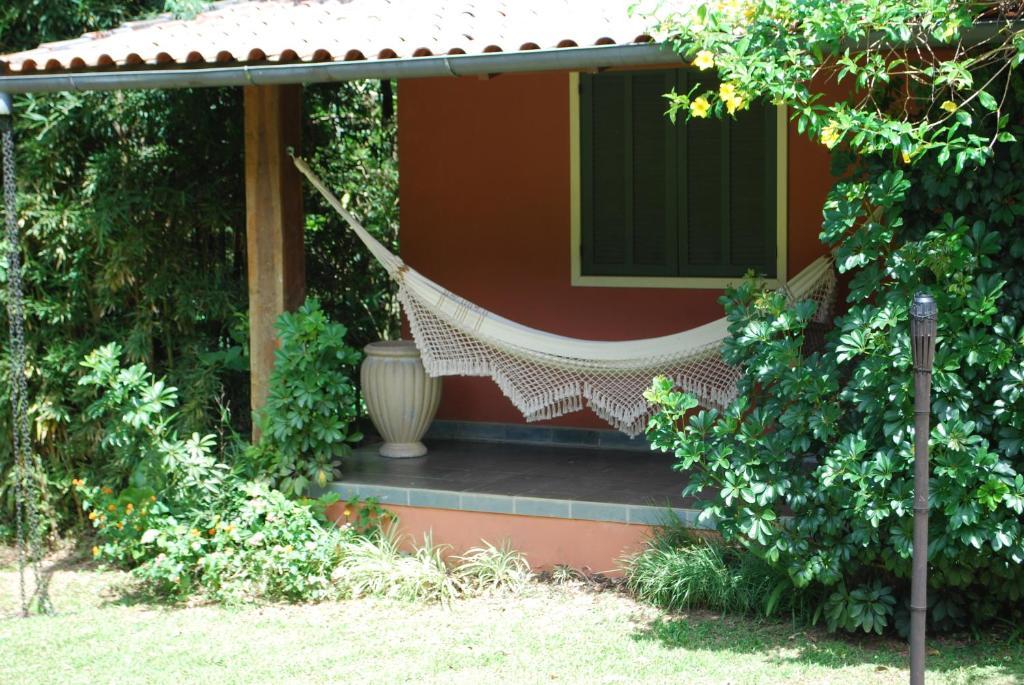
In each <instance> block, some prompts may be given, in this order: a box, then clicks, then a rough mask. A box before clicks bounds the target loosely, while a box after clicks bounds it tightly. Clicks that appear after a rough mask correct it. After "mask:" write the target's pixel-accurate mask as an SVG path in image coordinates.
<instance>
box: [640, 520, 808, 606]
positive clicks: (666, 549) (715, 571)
mask: <svg viewBox="0 0 1024 685" xmlns="http://www.w3.org/2000/svg"><path fill="white" fill-rule="evenodd" d="M624 566H625V571H626V587H627V588H628V589H629V591H630V592H632V593H633V594H634V595H635V596H636V597H637V598H638V599H640V600H643V601H645V602H650V603H651V604H655V605H657V606H660V607H662V608H665V609H668V610H670V611H679V610H683V609H708V610H711V611H719V612H722V613H734V614H760V615H764V616H770V615H773V614H776V613H779V614H781V613H787V612H788V613H790V614H793V615H795V616H798V617H799V618H804V619H806V618H807V616H806V615H804V612H805V611H806V608H805V604H804V602H803V601H802V599H801V598H800V597H799V596H798V593H797V591H796V589H795V588H794V587H793V583H792V582H791V581H790V580H789V578H787V577H786V574H785V573H784V572H782V571H779V570H777V569H775V568H773V567H772V566H770V565H769V564H767V563H765V562H764V561H763V560H762V559H760V558H758V557H756V556H755V555H753V554H751V553H750V552H749V551H747V550H745V549H743V548H742V547H738V546H736V545H730V544H727V543H724V542H721V541H713V540H708V539H702V538H698V537H696V536H694V535H692V534H690V533H688V532H687V531H685V530H683V529H681V528H678V527H668V528H663V529H660V530H658V531H657V532H656V533H655V535H654V537H653V538H652V539H651V541H650V543H649V544H648V546H647V548H646V549H645V550H644V551H642V552H640V553H639V554H637V555H635V556H632V557H629V558H628V559H626V560H625V564H624Z"/></svg>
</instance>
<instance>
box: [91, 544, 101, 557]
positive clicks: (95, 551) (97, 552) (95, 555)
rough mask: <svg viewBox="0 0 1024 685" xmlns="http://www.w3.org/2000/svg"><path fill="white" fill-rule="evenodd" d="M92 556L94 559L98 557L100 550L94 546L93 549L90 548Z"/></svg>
mask: <svg viewBox="0 0 1024 685" xmlns="http://www.w3.org/2000/svg"><path fill="white" fill-rule="evenodd" d="M92 555H93V556H94V557H98V556H99V555H100V548H99V547H97V546H96V545H93V547H92Z"/></svg>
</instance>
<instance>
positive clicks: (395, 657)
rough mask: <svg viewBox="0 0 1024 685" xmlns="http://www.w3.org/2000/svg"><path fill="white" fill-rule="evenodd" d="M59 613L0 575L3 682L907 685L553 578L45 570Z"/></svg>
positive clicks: (823, 653) (739, 621) (817, 643)
mask: <svg viewBox="0 0 1024 685" xmlns="http://www.w3.org/2000/svg"><path fill="white" fill-rule="evenodd" d="M54 567H55V572H54V573H53V577H52V583H51V586H50V587H51V595H52V597H53V600H54V604H55V606H56V608H57V609H58V611H59V612H60V613H59V614H58V615H57V616H53V617H36V618H31V619H28V620H24V619H20V618H15V617H14V613H15V610H16V605H17V574H16V572H15V571H14V570H13V569H12V568H11V567H10V566H7V567H5V568H2V569H0V682H6V683H19V682H26V683H27V682H31V683H57V682H59V683H95V682H104V683H106V682H121V683H126V682H147V683H174V684H175V685H178V684H180V683H189V682H205V683H281V682H284V683H290V682H303V683H328V682H330V683H336V682H366V683H373V682H415V683H481V682H495V681H500V680H506V681H508V682H515V683H677V682H678V683H684V682H685V683H716V684H718V683H732V684H734V685H739V684H741V683H780V682H784V683H787V684H788V685H801V684H804V683H836V684H840V685H841V684H843V683H856V685H869V684H871V683H904V682H906V680H907V673H906V671H905V669H904V666H905V662H906V653H905V649H904V645H903V644H902V643H899V642H897V641H893V640H888V639H878V638H864V639H856V640H848V639H847V640H844V639H837V638H835V637H833V636H828V635H825V634H823V633H819V632H813V631H812V632H806V631H799V632H796V631H794V629H793V628H792V627H791V626H790V625H788V624H785V623H779V622H764V621H751V620H749V619H743V618H739V617H729V618H724V619H723V618H720V617H718V616H715V615H712V614H708V613H700V612H693V613H687V614H669V613H666V612H663V611H661V610H658V609H654V608H651V607H649V606H647V605H642V604H639V603H637V602H635V601H634V600H632V599H630V598H628V597H626V596H625V595H624V594H622V593H619V592H615V591H613V590H608V589H604V590H600V589H597V588H596V587H595V586H593V585H589V584H586V583H582V582H578V581H573V580H572V579H571V578H566V579H563V580H562V582H560V583H559V584H557V585H554V584H542V583H536V582H530V583H528V584H527V587H526V589H525V590H524V591H523V592H521V593H519V594H518V595H515V596H511V595H508V594H506V593H491V594H484V595H481V596H478V597H472V598H468V599H455V600H453V601H451V602H448V603H447V604H438V603H430V604H424V603H410V602H402V601H396V600H383V599H371V598H364V599H359V600H350V601H346V602H337V603H325V604H319V605H301V606H289V605H272V606H262V607H245V608H233V609H231V608H223V607H218V606H208V605H207V606H201V605H200V606H188V607H170V606H165V605H157V604H148V603H145V602H144V601H141V600H140V599H138V598H137V597H134V596H133V595H132V594H131V593H130V592H128V591H127V590H129V589H130V586H127V579H126V577H125V576H124V575H123V574H121V573H117V572H111V571H102V570H99V569H97V568H95V567H94V566H92V565H91V564H90V563H86V562H79V561H76V560H75V559H73V558H67V559H64V560H62V561H59V562H57V563H56V564H55V566H54ZM931 646H932V647H933V648H934V651H933V655H932V656H930V657H929V667H930V669H931V670H930V673H929V683H993V684H1000V683H1019V682H1024V645H1022V644H1021V643H1020V642H1016V643H1010V642H1008V641H1007V640H1006V639H1005V638H1000V639H996V638H993V639H991V640H988V641H985V642H980V643H979V642H975V643H972V642H964V641H956V640H940V641H936V642H933V643H932V645H931Z"/></svg>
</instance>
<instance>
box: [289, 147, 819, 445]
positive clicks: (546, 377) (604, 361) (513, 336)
mask: <svg viewBox="0 0 1024 685" xmlns="http://www.w3.org/2000/svg"><path fill="white" fill-rule="evenodd" d="M295 164H296V166H297V167H298V168H299V170H300V171H301V172H302V173H303V174H304V175H305V176H306V177H307V178H308V179H309V181H310V182H311V183H312V184H313V186H314V187H315V188H316V189H317V190H318V191H320V193H321V194H322V195H323V196H324V198H325V199H326V200H327V201H328V203H329V204H330V205H331V206H332V207H333V208H334V209H335V210H336V211H338V213H339V214H341V216H342V217H343V218H344V219H345V221H346V222H347V223H348V224H349V227H350V228H351V229H352V230H353V231H354V232H355V233H356V234H357V235H358V236H359V238H360V240H362V242H363V243H364V244H365V245H366V246H367V248H368V249H369V250H370V251H371V252H372V253H373V255H374V256H375V257H376V258H377V259H378V261H380V263H381V264H382V265H383V266H384V268H385V269H386V270H387V272H388V273H389V274H390V276H391V277H392V278H393V279H394V280H395V281H396V282H397V284H398V299H399V302H400V303H401V305H402V309H403V310H404V312H405V315H406V317H407V318H408V320H409V327H410V330H411V332H412V335H413V338H414V340H415V342H416V347H417V348H418V349H419V351H420V356H421V358H422V360H423V366H424V367H425V368H426V371H427V373H428V374H429V375H431V376H450V375H461V376H485V377H490V378H491V379H492V380H493V381H494V382H495V383H496V384H497V385H498V387H499V388H500V389H501V391H502V392H503V393H504V394H505V396H506V397H508V398H509V400H511V402H512V404H514V405H515V406H516V408H517V409H519V411H521V412H522V414H523V416H524V417H525V418H526V420H527V421H539V420H542V419H550V418H554V417H556V416H561V415H563V414H567V413H570V412H574V411H578V410H580V409H582V408H583V407H584V406H585V405H586V406H589V407H590V408H591V409H592V410H593V411H594V413H596V414H597V415H598V416H600V417H601V418H602V419H604V420H605V421H607V422H608V423H609V424H610V425H611V426H613V427H614V428H616V429H618V430H621V431H622V432H624V433H626V434H628V435H631V436H632V435H638V434H639V433H642V432H643V430H644V428H645V427H646V424H647V421H648V418H649V416H650V412H651V410H650V407H649V406H648V404H647V402H646V401H645V400H644V398H643V392H644V390H646V389H647V388H648V387H649V386H650V384H651V380H652V379H653V378H654V377H655V376H667V377H669V378H671V379H673V380H674V382H675V383H676V385H677V386H678V388H679V389H680V390H683V391H685V392H688V393H690V394H692V395H693V396H694V397H696V398H697V400H698V401H699V402H700V403H701V405H702V406H705V407H719V408H721V407H724V406H725V405H727V404H728V403H729V402H731V401H732V400H734V399H735V398H736V396H737V394H738V391H737V386H736V384H737V382H738V381H739V378H740V374H741V370H740V369H739V368H737V367H733V366H730V365H729V364H726V363H725V362H724V361H723V360H722V356H721V350H722V343H723V341H724V340H725V339H726V338H727V337H729V330H728V323H727V321H726V319H725V318H721V319H718V320H716V321H712V322H711V323H708V324H705V325H703V326H699V327H697V328H693V329H690V330H688V331H684V332H681V333H676V334H673V335H667V336H662V337H659V338H647V339H643V340H628V341H595V340H578V339H575V338H568V337H565V336H560V335H555V334H552V333H547V332H545V331H540V330H537V329H534V328H530V327H528V326H523V325H521V324H518V323H515V322H514V321H510V320H508V319H505V318H503V317H501V316H498V315H497V314H494V313H493V312H490V311H487V310H486V309H484V308H482V307H479V306H477V305H475V304H473V303H472V302H469V301H467V300H465V299H463V298H461V297H459V296H458V295H455V294H454V293H451V292H449V291H448V290H445V289H444V288H443V287H441V286H440V285H438V284H437V283H435V282H433V281H431V280H430V279H429V278H427V277H425V276H423V275H422V274H420V273H419V272H417V271H416V270H414V269H412V268H410V267H409V266H407V265H406V264H405V263H404V262H403V261H402V260H401V258H399V257H398V256H397V255H395V254H393V253H392V252H390V251H389V250H388V249H387V248H386V247H384V246H383V245H382V244H381V243H380V242H379V241H377V240H376V239H375V238H374V237H373V236H372V235H370V234H369V233H368V232H367V231H366V229H365V228H363V227H362V225H360V224H359V222H358V221H356V219H355V218H354V217H353V216H352V215H351V214H350V213H349V212H348V211H347V210H346V209H345V208H344V207H343V206H342V204H341V202H340V201H338V199H337V198H336V197H335V196H334V195H333V194H332V193H331V192H330V190H329V189H328V188H327V187H326V186H325V185H324V184H323V182H322V181H321V180H320V179H319V178H318V177H317V176H316V174H315V173H313V171H312V170H311V169H310V168H309V166H307V165H306V163H305V162H304V161H303V160H302V159H300V158H295ZM783 290H784V291H785V292H786V293H787V296H788V297H789V299H790V300H791V301H793V302H796V301H800V300H813V301H814V302H816V303H817V305H818V307H817V310H816V313H815V321H817V322H819V323H824V322H827V321H828V320H829V318H830V317H831V312H832V304H833V296H834V292H835V272H834V270H833V269H832V264H831V260H830V259H829V258H827V257H820V258H819V259H817V260H815V261H814V262H813V263H812V264H811V265H810V266H808V267H807V268H806V269H804V270H803V271H801V272H800V273H799V274H797V275H796V276H795V277H794V278H793V279H792V280H790V281H789V282H787V283H786V285H785V286H784V287H783Z"/></svg>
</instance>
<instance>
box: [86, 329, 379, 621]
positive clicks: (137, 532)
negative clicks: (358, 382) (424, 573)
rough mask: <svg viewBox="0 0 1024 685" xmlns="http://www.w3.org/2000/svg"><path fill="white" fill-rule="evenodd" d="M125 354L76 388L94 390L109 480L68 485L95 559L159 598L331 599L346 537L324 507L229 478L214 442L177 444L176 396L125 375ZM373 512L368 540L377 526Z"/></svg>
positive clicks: (112, 348)
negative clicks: (86, 523)
mask: <svg viewBox="0 0 1024 685" xmlns="http://www.w3.org/2000/svg"><path fill="white" fill-rule="evenodd" d="M120 352H121V351H120V348H119V346H117V345H116V344H111V345H106V346H104V347H102V348H100V349H98V350H95V351H93V352H92V353H90V354H89V355H88V356H87V357H86V359H85V361H84V362H83V365H84V366H85V367H86V368H87V369H88V370H89V371H88V373H86V374H85V376H83V378H82V380H81V383H82V385H84V386H89V387H92V388H94V389H98V390H99V393H98V396H97V397H96V398H95V399H94V401H93V402H92V403H91V404H90V405H89V407H88V410H87V416H88V418H89V420H90V421H92V422H93V423H94V426H95V430H96V432H97V440H98V443H99V444H100V446H101V448H102V451H103V452H102V453H103V454H105V455H107V457H108V460H107V462H106V463H108V464H109V465H110V469H109V470H110V473H111V474H112V475H113V476H114V478H113V479H112V480H111V481H109V483H110V485H103V486H101V487H99V486H96V485H92V484H90V483H89V482H87V479H85V478H82V479H75V480H74V481H73V483H72V485H73V486H74V488H75V493H76V495H77V496H78V498H79V500H80V501H81V503H82V507H83V510H84V511H86V512H87V513H88V518H89V520H90V521H91V523H92V525H93V527H94V529H95V532H96V536H97V544H96V546H95V547H94V548H93V555H94V556H95V557H97V558H98V559H101V560H103V561H106V562H109V563H113V564H116V565H119V566H122V567H126V568H132V569H133V572H134V574H135V576H136V577H138V578H140V579H142V580H143V581H144V582H145V585H146V586H147V587H148V588H149V589H150V590H152V591H153V592H155V593H157V594H159V595H165V596H171V597H183V596H185V595H188V594H190V593H196V592H203V593H205V594H206V595H207V596H209V597H211V598H213V599H216V600H218V601H239V600H248V599H288V600H318V599H324V598H326V597H331V596H333V595H334V594H335V588H334V585H333V583H332V581H331V572H332V571H333V569H334V567H335V565H336V564H337V561H338V555H339V553H340V550H341V543H342V542H343V541H344V540H347V539H349V538H352V537H355V536H356V534H357V533H356V532H355V531H354V529H353V527H352V526H350V525H345V526H343V527H341V528H338V527H336V526H334V525H333V524H331V523H329V522H328V521H327V520H326V519H325V518H324V517H323V509H324V507H325V506H326V505H327V504H328V503H329V502H328V501H326V500H325V501H318V502H296V501H292V500H290V499H288V498H287V497H285V495H283V494H282V493H280V492H278V491H275V490H271V489H270V488H269V487H268V486H267V485H266V484H263V483H256V482H247V481H245V480H243V479H241V478H240V477H239V476H238V475H236V474H233V473H231V472H230V470H229V468H228V466H227V465H225V464H223V463H220V462H218V461H217V459H216V458H215V457H214V456H213V450H214V448H215V447H216V439H215V437H214V435H212V434H209V435H205V436H201V435H199V434H198V433H193V434H192V436H191V437H190V438H188V439H186V440H181V439H179V438H178V437H177V432H176V424H177V421H178V420H179V419H178V414H177V413H176V411H175V410H176V409H177V390H176V389H175V388H173V387H171V386H168V385H167V384H166V382H165V381H164V380H162V379H156V378H155V377H154V376H153V374H152V373H151V372H150V371H149V370H148V369H146V367H145V366H144V365H142V364H135V365H132V366H128V367H124V366H122V365H121V362H120ZM122 473H123V474H127V475H126V477H121V478H118V477H117V476H118V474H122ZM336 500H337V498H336V497H335V498H333V500H331V501H336ZM370 509H371V513H370V514H368V516H367V517H364V518H363V519H360V525H361V526H362V528H363V529H364V532H366V533H369V532H372V530H371V528H372V525H373V523H374V521H376V520H379V518H380V512H379V511H377V509H376V508H373V507H370Z"/></svg>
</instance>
